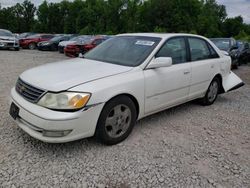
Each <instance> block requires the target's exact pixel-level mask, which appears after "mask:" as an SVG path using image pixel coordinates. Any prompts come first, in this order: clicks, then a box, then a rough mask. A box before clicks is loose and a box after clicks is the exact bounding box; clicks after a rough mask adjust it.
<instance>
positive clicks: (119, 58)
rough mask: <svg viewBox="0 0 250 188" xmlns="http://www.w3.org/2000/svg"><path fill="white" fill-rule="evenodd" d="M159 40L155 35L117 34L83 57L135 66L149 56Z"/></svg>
mask: <svg viewBox="0 0 250 188" xmlns="http://www.w3.org/2000/svg"><path fill="white" fill-rule="evenodd" d="M160 40H161V38H157V37H142V36H118V37H114V38H112V39H109V40H107V41H105V42H103V43H102V44H100V45H99V46H97V47H96V48H94V49H93V50H91V51H89V52H88V53H86V54H85V55H84V58H86V59H92V60H97V61H102V62H106V63H112V64H117V65H123V66H130V67H135V66H138V65H140V64H141V63H142V62H143V61H144V60H145V59H146V58H147V57H148V56H149V54H150V53H151V52H152V51H153V50H154V48H155V47H156V46H157V45H158V43H159V42H160Z"/></svg>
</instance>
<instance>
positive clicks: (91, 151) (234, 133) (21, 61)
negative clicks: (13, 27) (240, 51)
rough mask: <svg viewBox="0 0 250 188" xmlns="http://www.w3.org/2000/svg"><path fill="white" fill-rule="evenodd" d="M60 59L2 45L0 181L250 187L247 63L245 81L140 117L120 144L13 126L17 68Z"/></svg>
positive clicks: (241, 71)
mask: <svg viewBox="0 0 250 188" xmlns="http://www.w3.org/2000/svg"><path fill="white" fill-rule="evenodd" d="M62 59H67V58H66V57H65V56H64V55H62V54H59V53H56V52H38V51H29V50H21V51H19V52H14V51H0V70H1V74H0V109H1V110H0V122H1V123H0V142H1V144H0V187H12V188H14V187H52V186H53V187H99V188H104V187H121V188H127V187H250V116H249V115H250V66H242V67H240V68H239V70H236V71H235V72H236V73H237V74H238V75H240V76H241V78H242V79H243V80H244V81H245V83H246V85H245V86H244V87H243V88H240V89H238V90H236V91H233V92H231V93H227V94H224V95H221V96H219V97H218V99H217V101H216V103H215V104H214V105H212V106H208V107H203V106H200V105H198V104H196V103H194V102H191V103H187V104H184V105H181V106H178V107H175V108H172V109H169V110H166V111H163V112H161V113H158V114H155V115H152V116H150V117H147V118H145V119H143V120H140V121H139V122H138V123H137V125H136V126H135V128H134V130H133V132H132V134H131V136H129V138H128V139H127V140H125V141H124V142H122V143H121V144H118V145H115V146H109V147H108V146H104V145H101V144H99V143H97V142H96V141H95V140H94V139H83V140H80V141H75V142H71V143H66V144H46V143H43V142H40V141H37V140H35V139H33V138H31V137H30V136H29V135H27V134H26V133H24V132H23V131H22V130H21V129H20V128H18V127H17V126H16V124H15V123H14V122H13V121H12V119H11V118H10V116H9V115H8V108H9V106H8V98H9V93H10V89H11V87H13V86H14V84H15V81H16V79H17V77H18V75H19V74H20V73H21V72H23V71H24V70H26V69H28V68H30V67H34V66H37V65H40V64H44V63H49V62H53V61H58V60H62Z"/></svg>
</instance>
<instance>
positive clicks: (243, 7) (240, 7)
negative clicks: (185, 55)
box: [0, 0, 250, 24]
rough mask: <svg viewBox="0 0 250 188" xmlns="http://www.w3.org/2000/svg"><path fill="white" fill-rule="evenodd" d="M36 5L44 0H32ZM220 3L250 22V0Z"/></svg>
mask: <svg viewBox="0 0 250 188" xmlns="http://www.w3.org/2000/svg"><path fill="white" fill-rule="evenodd" d="M47 1H48V2H60V1H61V0H47ZM22 2H23V0H0V4H1V5H2V7H7V6H12V5H15V4H16V3H22ZM31 2H32V3H34V4H35V5H36V6H38V5H39V4H41V2H43V0H31ZM217 2H218V3H219V4H223V5H225V6H226V9H227V14H228V17H235V16H239V15H241V16H242V17H243V19H244V22H245V23H248V24H250V0H217Z"/></svg>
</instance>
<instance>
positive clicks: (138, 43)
mask: <svg viewBox="0 0 250 188" xmlns="http://www.w3.org/2000/svg"><path fill="white" fill-rule="evenodd" d="M154 43H155V42H153V41H147V40H138V41H136V43H135V44H136V45H143V46H153V45H154Z"/></svg>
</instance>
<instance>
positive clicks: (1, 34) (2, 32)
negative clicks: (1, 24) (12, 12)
mask: <svg viewBox="0 0 250 188" xmlns="http://www.w3.org/2000/svg"><path fill="white" fill-rule="evenodd" d="M0 36H6V37H13V34H12V33H11V32H9V31H3V30H0Z"/></svg>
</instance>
